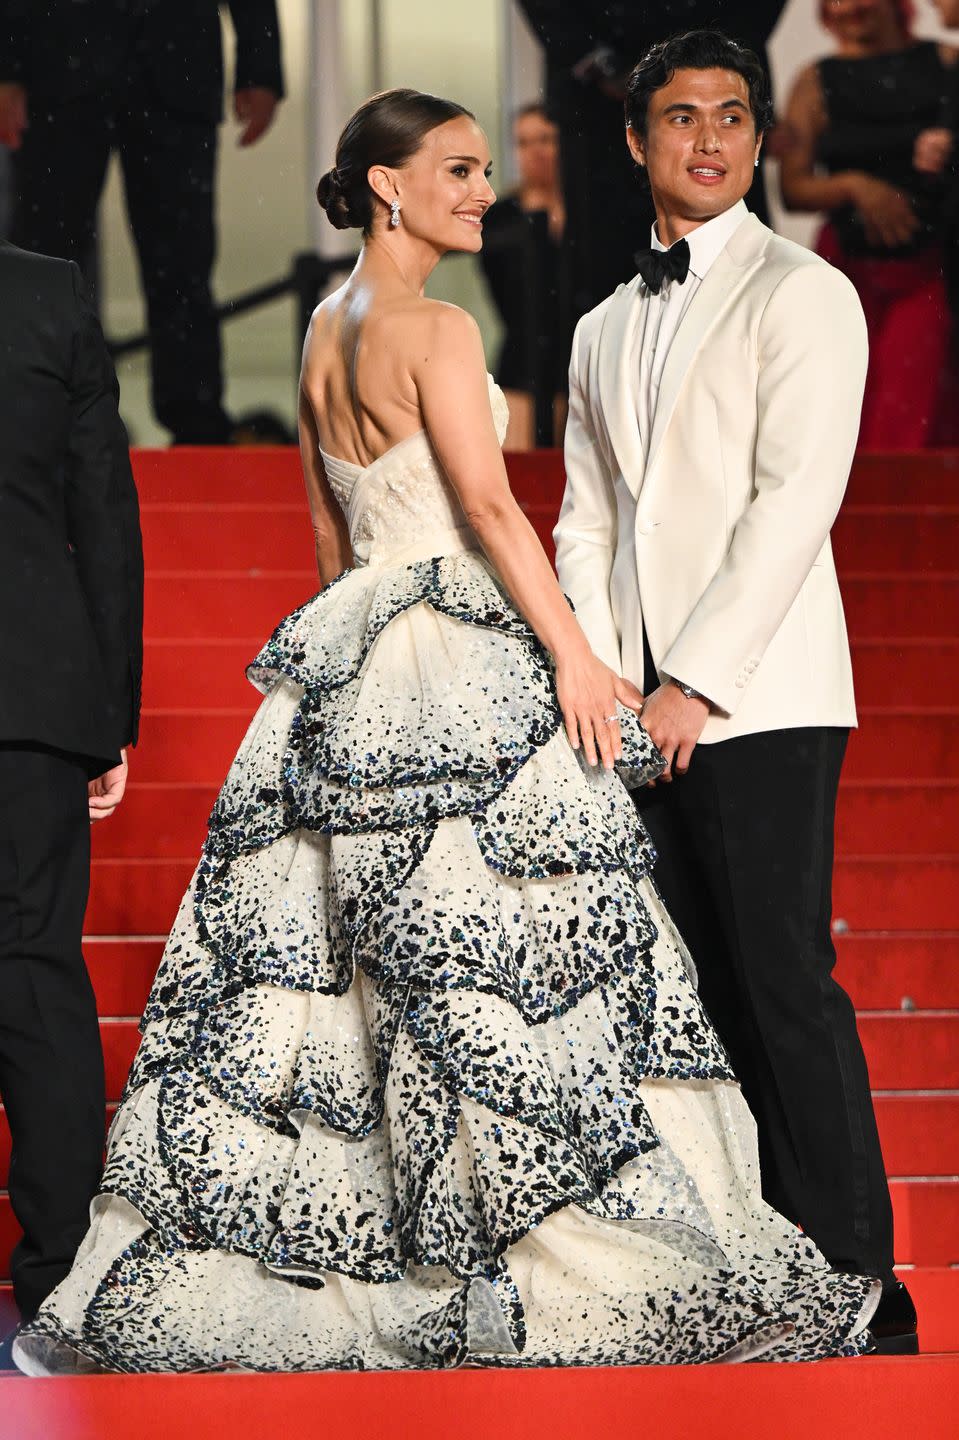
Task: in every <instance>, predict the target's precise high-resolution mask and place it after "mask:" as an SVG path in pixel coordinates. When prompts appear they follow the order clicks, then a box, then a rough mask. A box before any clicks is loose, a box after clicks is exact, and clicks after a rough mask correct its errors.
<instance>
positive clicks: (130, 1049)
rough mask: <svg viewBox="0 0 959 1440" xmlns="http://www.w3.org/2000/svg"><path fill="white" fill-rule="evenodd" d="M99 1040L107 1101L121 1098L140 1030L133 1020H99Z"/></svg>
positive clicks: (138, 1041)
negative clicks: (101, 1047) (101, 1049)
mask: <svg viewBox="0 0 959 1440" xmlns="http://www.w3.org/2000/svg"><path fill="white" fill-rule="evenodd" d="M100 1040H101V1043H102V1045H103V1070H104V1076H105V1080H106V1092H107V1101H108V1102H115V1101H118V1100H119V1099H120V1098H121V1096H122V1094H123V1087H124V1085H125V1084H126V1083H127V1076H128V1075H129V1073H130V1066H131V1065H132V1064H133V1057H134V1055H135V1054H136V1053H137V1048H138V1046H139V1044H140V1030H139V1027H138V1024H137V1022H136V1021H135V1020H101V1021H100Z"/></svg>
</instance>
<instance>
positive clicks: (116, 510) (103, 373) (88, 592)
mask: <svg viewBox="0 0 959 1440" xmlns="http://www.w3.org/2000/svg"><path fill="white" fill-rule="evenodd" d="M70 268H71V271H72V274H73V297H74V302H75V326H74V334H73V368H72V374H71V378H70V437H69V443H68V453H67V472H66V477H65V481H66V491H65V493H66V509H67V527H68V535H69V540H70V544H71V545H72V546H73V549H74V553H75V558H76V564H77V570H78V573H79V577H80V584H81V587H82V589H83V594H84V597H85V599H86V602H87V606H88V609H89V613H90V619H91V621H92V624H93V628H94V632H95V634H96V637H97V645H98V648H99V651H100V656H101V659H102V661H103V670H104V675H105V679H106V684H107V687H108V695H107V704H108V707H109V709H110V712H111V715H112V716H113V718H114V719H115V722H116V741H117V747H118V748H119V747H120V746H121V745H125V744H128V743H135V742H136V738H137V731H138V725H139V713H140V687H141V680H142V674H143V545H142V540H141V535H140V507H139V503H138V500H137V492H136V486H135V485H134V483H133V472H132V471H131V469H130V452H129V448H128V445H127V436H126V431H125V429H124V427H123V422H122V421H121V419H120V415H119V411H118V409H117V401H118V398H119V386H118V384H117V377H116V372H115V371H114V368H113V362H112V361H111V359H110V356H109V353H108V351H107V347H106V342H105V341H104V338H103V333H102V331H101V329H100V324H99V321H98V320H97V317H96V315H95V314H94V312H93V310H92V309H91V307H90V305H89V303H88V301H87V298H86V295H85V293H84V289H83V281H82V279H81V277H80V271H79V270H78V269H77V267H76V265H73V264H71V266H70Z"/></svg>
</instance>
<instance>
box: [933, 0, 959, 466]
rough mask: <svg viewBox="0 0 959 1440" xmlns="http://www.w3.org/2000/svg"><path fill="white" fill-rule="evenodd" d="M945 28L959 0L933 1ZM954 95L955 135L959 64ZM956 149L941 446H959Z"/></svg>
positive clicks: (956, 23)
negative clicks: (949, 319)
mask: <svg viewBox="0 0 959 1440" xmlns="http://www.w3.org/2000/svg"><path fill="white" fill-rule="evenodd" d="M933 3H934V4H935V7H936V9H937V10H938V11H939V18H940V19H941V21H942V23H943V25H945V26H946V27H947V28H948V29H950V30H959V0H933ZM952 81H953V83H952V94H951V99H952V103H951V107H950V113H949V125H950V128H951V130H952V133H953V136H955V135H956V133H957V132H959V65H954V66H953V67H952ZM957 158H959V157H957V154H956V150H955V149H953V152H952V157H951V160H952V163H951V165H950V168H949V176H948V179H947V182H946V219H945V229H944V233H943V245H944V249H945V263H944V266H943V279H944V280H945V282H946V296H947V298H948V301H949V309H950V312H951V316H952V333H951V337H950V338H951V345H950V350H949V356H948V359H947V361H946V367H945V370H944V372H943V388H942V392H941V396H940V404H939V423H938V427H937V433H936V437H935V438H936V441H937V442H938V444H940V445H950V446H952V445H959V163H957Z"/></svg>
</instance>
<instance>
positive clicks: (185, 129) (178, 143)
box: [12, 76, 230, 445]
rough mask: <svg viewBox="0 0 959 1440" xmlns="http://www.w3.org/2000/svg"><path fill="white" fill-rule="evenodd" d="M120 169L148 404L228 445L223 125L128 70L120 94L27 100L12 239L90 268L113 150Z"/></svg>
mask: <svg viewBox="0 0 959 1440" xmlns="http://www.w3.org/2000/svg"><path fill="white" fill-rule="evenodd" d="M114 150H115V151H117V153H118V154H119V157H120V163H121V166H122V168H123V181H124V187H125V190H126V201H127V211H128V214H129V219H130V228H131V229H132V231H133V238H134V241H135V244H136V249H137V254H138V256H139V260H140V275H141V280H142V283H143V292H144V296H145V298H146V308H147V323H148V326H149V331H150V340H151V347H152V360H153V368H152V399H153V409H154V412H155V414H156V417H157V419H158V420H159V421H160V423H161V424H162V425H165V426H167V428H168V429H169V430H171V431H172V432H173V439H174V441H175V442H176V443H178V444H195V445H204V444H223V443H225V442H226V441H227V440H228V438H229V433H230V422H229V419H228V418H227V416H226V414H225V412H224V410H223V405H222V395H223V378H222V372H221V360H220V330H219V322H218V320H217V316H216V312H215V309H214V304H213V297H212V294H211V291H210V276H211V273H212V270H213V262H214V259H215V256H216V230H215V222H214V203H215V178H216V154H217V128H216V126H215V125H214V124H212V123H211V122H210V121H209V120H205V119H201V118H195V117H192V116H184V115H178V114H175V113H171V112H170V111H169V110H167V109H166V108H165V107H164V106H163V105H162V104H161V103H160V102H159V101H156V100H153V99H152V98H151V94H150V89H149V84H148V81H147V80H143V81H142V83H141V82H140V81H139V80H138V79H137V77H136V76H134V77H133V79H132V81H131V83H130V85H129V88H128V89H127V90H125V91H124V93H123V95H121V96H109V95H108V96H104V97H101V98H96V99H84V100H77V101H75V102H72V103H69V104H64V105H57V106H53V107H51V106H49V105H45V104H44V105H41V104H37V105H35V106H33V107H32V108H31V113H30V125H29V128H28V129H27V131H26V132H25V134H24V140H23V146H22V148H21V149H20V150H19V151H18V152H17V154H16V157H15V166H16V189H17V210H16V217H15V220H14V227H13V234H12V239H13V241H14V244H16V245H19V246H21V247H22V248H23V249H25V250H36V251H40V252H41V253H42V254H46V255H58V256H61V257H62V258H64V259H68V260H75V261H76V262H77V264H79V265H81V266H82V265H83V263H84V262H85V260H86V258H87V256H88V255H89V253H90V247H91V244H92V242H93V238H94V235H95V230H96V215H97V205H98V203H99V200H100V193H101V191H102V189H103V181H104V177H105V175H106V169H107V162H108V160H109V158H110V153H111V151H114Z"/></svg>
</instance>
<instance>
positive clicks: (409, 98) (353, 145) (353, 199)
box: [316, 90, 476, 235]
mask: <svg viewBox="0 0 959 1440" xmlns="http://www.w3.org/2000/svg"><path fill="white" fill-rule="evenodd" d="M460 115H466V116H468V117H469V119H470V120H474V119H475V118H476V117H475V116H474V114H473V112H472V111H471V110H467V109H466V107H465V105H457V103H456V101H455V100H441V99H440V97H439V96H438V95H425V94H423V92H422V91H420V90H384V91H382V92H381V93H380V94H379V95H373V96H372V97H371V98H370V99H369V100H366V101H364V102H363V104H362V105H361V106H360V108H359V109H358V110H356V111H355V112H354V113H353V114H352V115H351V116H350V118H349V120H348V121H347V122H346V126H345V127H344V130H343V133H342V135H341V136H340V138H339V140H338V141H337V144H336V164H335V165H334V166H333V169H332V170H327V172H326V174H325V175H324V176H322V177H321V179H320V183H319V185H318V186H317V187H316V198H317V200H319V202H320V204H321V205H322V207H323V209H324V210H325V211H326V218H327V219H328V220H329V222H330V224H331V225H335V226H336V228H337V230H349V229H351V228H354V227H355V228H357V229H360V230H362V231H363V233H364V235H368V234H369V233H370V231H371V230H372V228H373V212H374V206H375V200H376V196H375V195H374V194H373V191H372V190H371V189H370V183H369V181H368V180H367V178H366V177H367V172H368V171H369V170H370V168H371V166H373V165H386V166H388V167H389V168H390V169H391V170H399V169H400V167H401V166H403V165H405V164H406V162H407V160H409V159H411V158H412V156H414V155H415V154H416V152H417V150H418V149H419V148H420V146H421V145H422V143H423V140H424V139H425V137H426V136H427V135H428V134H429V133H430V131H431V130H435V129H436V127H437V126H438V125H445V124H446V122H447V121H448V120H456V119H458V117H459V116H460Z"/></svg>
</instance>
